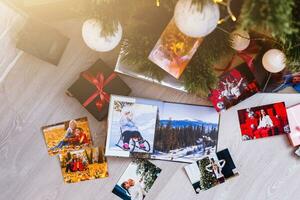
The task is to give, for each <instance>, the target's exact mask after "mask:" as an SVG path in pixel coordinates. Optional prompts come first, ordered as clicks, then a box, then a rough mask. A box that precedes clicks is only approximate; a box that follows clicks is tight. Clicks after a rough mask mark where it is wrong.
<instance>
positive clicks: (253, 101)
mask: <svg viewBox="0 0 300 200" xmlns="http://www.w3.org/2000/svg"><path fill="white" fill-rule="evenodd" d="M2 14H3V12H1V13H0V15H2ZM2 20H3V18H2V16H1V17H0V21H1V22H2ZM81 24H82V22H78V21H64V22H59V23H56V24H52V25H53V26H54V27H56V28H58V29H59V30H61V32H63V33H64V34H65V35H67V36H68V37H70V39H71V40H70V42H69V44H68V47H67V49H66V51H65V53H64V56H63V57H62V59H61V62H60V64H59V65H58V66H53V65H51V64H49V63H46V62H44V61H41V60H39V59H37V58H35V57H33V56H31V55H28V54H26V53H24V54H22V55H21V56H20V57H19V59H18V60H17V61H16V62H15V63H14V64H13V68H12V69H11V70H10V72H9V73H8V74H7V76H6V78H5V79H4V81H3V82H2V83H1V85H0V102H1V105H0V115H1V117H0V127H1V128H0V199H1V200H2V199H5V200H6V199H7V200H61V199H64V200H69V199H70V200H81V199H82V200H111V199H118V197H117V196H115V195H113V194H112V193H111V190H112V189H113V187H114V185H115V184H116V183H117V181H118V180H119V178H120V176H121V175H122V173H123V172H124V170H125V169H126V168H127V166H128V164H129V163H130V159H126V158H108V164H109V174H110V176H109V177H108V178H105V179H98V180H93V181H85V182H81V183H75V184H64V183H63V179H62V176H61V172H60V166H59V161H58V158H57V157H50V156H48V154H47V149H46V146H45V142H44V139H43V135H42V132H41V130H40V128H41V127H42V126H43V125H46V124H52V123H56V122H61V121H64V120H68V119H74V118H78V117H82V116H88V119H89V122H90V128H91V131H92V132H93V134H92V135H93V139H94V141H95V144H96V145H98V144H104V141H105V137H106V122H105V121H103V122H100V123H99V122H98V121H97V120H95V119H94V118H93V116H92V115H90V114H89V113H88V112H87V111H86V110H85V109H84V108H83V107H82V106H81V105H80V104H79V103H78V101H77V100H76V99H73V98H70V97H68V96H66V95H65V93H64V92H65V91H66V90H67V88H68V87H70V85H71V84H72V83H73V82H74V81H75V80H76V79H77V77H78V74H79V73H80V72H81V71H83V70H85V69H87V68H88V66H90V65H92V64H93V63H94V62H95V61H96V60H97V59H98V58H99V57H102V58H103V59H104V61H106V62H107V63H110V64H111V65H112V66H113V64H114V63H115V61H116V58H117V52H118V49H116V50H114V51H113V52H112V53H104V54H98V53H96V52H94V51H92V50H90V49H89V48H88V47H86V46H85V44H84V43H83V41H82V39H81V36H80V28H81ZM15 52H16V51H7V49H6V48H3V47H1V48H0V55H5V56H1V57H0V59H1V60H0V63H2V62H3V59H6V58H9V57H10V56H15ZM112 55H114V56H112ZM12 60H13V59H12ZM9 64H10V61H9V62H8V63H7V64H5V65H9ZM122 78H123V80H124V81H125V82H126V83H127V84H128V85H129V86H130V87H131V88H132V94H131V95H132V96H139V97H145V98H156V99H160V100H166V101H174V102H184V103H196V104H207V102H206V101H204V100H201V99H199V98H196V97H195V96H192V95H187V94H185V93H182V92H177V91H175V90H172V89H167V88H164V87H160V86H158V85H153V84H151V83H147V82H143V81H140V80H135V79H132V78H129V77H125V76H122ZM277 101H285V102H286V104H287V106H289V105H292V104H296V103H299V102H300V95H299V94H293V95H280V94H257V95H255V96H253V97H251V98H249V99H247V100H246V101H244V102H242V103H240V104H239V105H237V106H236V107H234V108H232V109H230V110H229V111H227V112H225V113H222V116H221V124H220V133H219V145H218V148H219V149H220V150H221V149H223V148H229V150H230V152H231V155H232V157H233V159H234V161H235V164H236V165H237V168H238V170H239V173H240V175H239V176H238V177H235V178H233V179H231V180H229V181H227V182H226V183H225V184H222V185H219V186H217V187H215V188H212V189H210V190H208V191H206V192H204V193H202V194H200V195H196V194H195V192H194V190H193V187H192V186H191V184H190V181H189V179H188V177H187V175H186V174H185V172H184V169H183V167H184V166H185V165H186V164H182V163H171V162H166V161H153V163H155V164H156V165H157V166H158V167H160V168H161V169H162V173H161V174H160V176H159V177H158V179H157V181H156V182H155V184H154V185H153V187H152V188H151V190H150V191H149V194H148V195H147V197H146V199H148V200H149V199H151V200H153V199H155V200H177V199H178V200H182V199H189V200H190V199H195V200H196V199H213V200H241V199H245V200H253V199H255V200H268V199H270V200H285V199H288V200H290V199H299V196H300V190H299V180H300V173H299V172H300V159H299V158H297V157H295V156H293V148H292V147H291V146H290V145H289V142H288V139H287V137H285V136H284V135H281V136H275V137H269V138H265V139H259V140H253V141H244V142H243V141H242V140H241V135H240V130H239V124H238V116H237V113H236V110H238V109H241V108H246V107H252V106H258V105H262V104H268V103H273V102H277Z"/></svg>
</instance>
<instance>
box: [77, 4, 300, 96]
mask: <svg viewBox="0 0 300 200" xmlns="http://www.w3.org/2000/svg"><path fill="white" fill-rule="evenodd" d="M183 3H185V4H183ZM216 3H217V4H218V5H220V7H219V8H218V11H219V17H218V18H221V19H220V20H219V21H217V23H218V27H217V28H215V29H213V28H212V27H216V26H217V25H216V24H215V22H214V23H210V22H209V20H212V19H214V18H210V17H212V16H215V15H212V13H214V14H216V13H215V12H210V14H208V15H207V16H210V17H207V16H206V17H204V19H205V20H200V21H201V22H204V23H203V24H206V25H207V26H206V25H205V26H204V27H206V28H205V30H204V29H203V27H201V30H204V32H203V33H206V34H207V33H208V32H207V31H211V32H210V34H208V35H206V36H205V37H204V38H203V42H202V44H201V48H199V49H198V50H197V51H196V52H195V54H194V56H193V57H192V59H191V61H190V62H189V63H188V65H187V67H186V69H185V71H184V72H183V74H182V76H181V78H182V80H183V82H184V85H185V90H186V91H188V92H191V93H194V94H197V95H199V96H207V95H208V93H209V91H210V90H211V89H212V88H214V87H215V86H216V83H217V79H218V77H217V75H218V72H217V73H216V72H215V69H216V68H219V66H218V64H220V63H221V62H222V61H223V62H224V61H225V60H227V58H230V57H231V56H232V55H233V54H234V49H232V47H234V48H239V49H240V48H242V47H241V46H239V45H241V44H240V43H239V42H237V43H238V44H239V45H237V46H238V47H236V45H234V44H233V43H231V41H232V37H231V39H230V36H231V33H232V31H234V30H244V31H246V32H247V33H249V34H250V35H253V34H252V33H255V34H256V33H258V34H259V35H260V36H259V37H251V38H250V40H251V41H252V40H253V41H259V45H260V47H262V48H260V49H261V51H263V50H262V49H264V50H265V49H270V48H276V49H279V50H281V51H282V52H283V53H284V54H285V55H286V69H287V70H289V71H291V72H297V71H299V70H300V65H299V59H300V56H299V55H300V37H299V35H300V34H298V33H299V30H300V26H299V23H296V22H297V21H298V19H299V10H300V6H299V4H300V3H299V2H297V1H295V0H287V1H286V2H285V1H280V0H274V1H272V2H269V1H268V0H245V1H244V2H234V4H233V3H232V2H231V1H226V2H223V1H222V0H214V1H212V0H185V1H184V0H180V1H178V0H169V1H162V0H160V1H154V0H153V1H137V0H131V1H122V0H110V1H107V0H97V1H96V0H89V1H88V3H87V4H88V6H86V7H85V8H88V9H85V10H84V12H83V16H85V17H89V18H96V19H97V20H98V22H99V23H100V24H101V27H102V31H101V35H102V36H104V37H105V36H110V35H112V34H113V33H115V32H116V31H117V30H118V24H119V22H120V23H122V24H126V31H124V40H123V41H122V50H121V53H120V56H121V57H122V60H121V61H122V63H124V64H126V65H127V66H130V67H131V68H132V70H134V71H136V72H139V73H143V74H145V75H147V76H148V77H149V78H150V77H151V78H153V79H155V80H158V81H159V80H163V79H164V77H166V74H167V73H166V72H165V71H164V70H162V69H161V68H159V67H157V65H155V64H154V63H152V62H151V61H149V60H148V59H147V57H148V55H149V53H150V51H151V50H152V48H153V47H154V45H155V43H156V42H157V40H158V38H159V36H160V35H161V33H162V32H163V29H164V28H165V27H166V24H167V23H168V22H169V21H170V19H171V18H172V17H174V18H175V22H176V25H177V26H178V27H179V29H180V30H181V31H183V32H184V33H185V31H184V30H182V29H181V26H180V25H179V23H178V21H179V20H177V19H176V18H177V17H184V16H186V17H190V16H192V17H195V16H200V15H199V13H202V14H204V13H205V12H206V11H207V10H210V9H212V10H214V8H212V7H218V6H217V5H216ZM85 4H86V2H85ZM181 4H182V5H186V4H189V5H190V7H184V6H180V7H181V8H185V9H187V10H190V11H189V12H191V13H186V14H185V15H182V14H181V13H179V12H177V11H178V9H179V8H178V7H179V5H181ZM176 5H177V6H176ZM78 7H79V4H78ZM81 7H82V8H83V6H81ZM111 7H114V8H115V9H114V10H112V9H109V8H111ZM175 7H176V9H175ZM208 8H209V9H208ZM144 10H147V12H144ZM176 10H177V11H176ZM283 10H284V12H282V11H283ZM194 11H195V12H194ZM218 11H216V12H218ZM192 17H190V18H192ZM228 19H231V20H228ZM207 20H208V21H207ZM187 22H188V20H186V21H184V22H183V23H184V24H183V25H188V24H189V23H187ZM193 27H198V26H197V25H196V26H193ZM210 29H212V30H210ZM191 31H192V33H194V32H195V31H194V30H191ZM185 34H188V33H185ZM241 35H242V34H241ZM197 37H198V35H197ZM241 38H244V39H247V38H248V37H247V38H245V37H241ZM241 38H240V39H241ZM243 42H244V43H243V45H244V46H243V48H246V44H247V42H246V41H243ZM179 46H182V45H179V44H178V45H175V46H174V47H175V48H176V49H177V48H178V47H179ZM265 47H269V48H265ZM173 49H174V48H173ZM238 51H239V50H238ZM258 54H260V52H258ZM254 59H261V58H260V57H255V58H254ZM228 60H229V59H228ZM218 71H219V70H218Z"/></svg>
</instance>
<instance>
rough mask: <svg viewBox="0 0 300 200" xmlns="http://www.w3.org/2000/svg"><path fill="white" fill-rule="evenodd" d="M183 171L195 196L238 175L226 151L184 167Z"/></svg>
mask: <svg viewBox="0 0 300 200" xmlns="http://www.w3.org/2000/svg"><path fill="white" fill-rule="evenodd" d="M185 171H186V173H187V175H188V177H189V179H190V181H191V183H192V186H193V188H194V190H195V192H196V193H197V194H198V193H200V192H201V191H204V190H208V189H210V188H212V187H214V186H216V185H219V184H221V183H224V182H225V181H227V180H228V179H230V178H232V177H234V176H237V175H238V171H237V169H236V166H235V164H234V162H233V160H232V158H231V155H230V153H229V150H228V149H224V150H222V151H219V152H217V153H212V154H210V155H208V156H205V157H203V158H202V159H200V160H198V161H197V162H194V163H192V164H189V165H187V166H185Z"/></svg>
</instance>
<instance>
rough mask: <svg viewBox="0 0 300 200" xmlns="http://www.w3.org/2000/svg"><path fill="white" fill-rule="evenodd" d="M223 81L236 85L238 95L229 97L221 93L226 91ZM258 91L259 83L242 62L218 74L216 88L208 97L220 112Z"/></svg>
mask: <svg viewBox="0 0 300 200" xmlns="http://www.w3.org/2000/svg"><path fill="white" fill-rule="evenodd" d="M241 79H243V80H242V81H241V84H240V85H239V86H237V85H238V82H239V81H240V80H241ZM224 82H229V83H232V84H233V85H234V86H237V88H238V90H239V95H238V96H235V95H231V96H230V97H228V96H226V95H223V94H224V92H225V91H226V88H225V86H224V84H223V83H224ZM258 91H259V85H258V83H257V81H256V80H255V77H254V75H253V74H252V72H251V70H250V69H249V67H248V66H247V65H245V64H242V65H239V66H238V67H236V68H234V69H233V70H231V71H229V72H226V73H224V74H223V75H222V76H220V77H219V83H218V86H217V88H216V89H213V90H211V92H210V95H209V97H208V98H209V100H210V101H211V102H212V104H213V106H214V107H215V109H216V110H217V111H218V112H220V111H222V110H226V109H228V108H230V107H232V106H234V105H236V104H238V103H239V102H241V101H243V100H244V99H246V98H248V97H250V96H252V95H254V94H255V93H257V92H258Z"/></svg>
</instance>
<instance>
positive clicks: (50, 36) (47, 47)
mask: <svg viewBox="0 0 300 200" xmlns="http://www.w3.org/2000/svg"><path fill="white" fill-rule="evenodd" d="M68 42H69V38H67V37H66V36H64V35H62V34H61V33H60V32H59V31H58V30H56V29H54V28H52V27H50V26H48V25H46V24H43V23H40V22H37V21H35V20H32V19H29V20H28V21H27V22H26V24H25V26H24V27H23V28H22V30H21V31H20V33H19V35H18V41H17V48H18V49H21V50H23V51H25V52H26V53H29V54H31V55H33V56H35V57H37V58H39V59H41V60H44V61H46V62H49V63H52V64H54V65H58V63H59V61H60V58H61V57H62V55H63V53H64V51H65V48H66V47H67V44H68Z"/></svg>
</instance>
